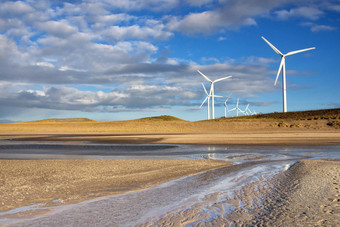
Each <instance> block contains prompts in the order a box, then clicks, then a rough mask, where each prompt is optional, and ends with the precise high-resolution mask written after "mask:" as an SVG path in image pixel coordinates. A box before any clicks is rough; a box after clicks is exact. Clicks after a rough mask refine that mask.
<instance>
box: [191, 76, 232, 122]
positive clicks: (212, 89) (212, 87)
mask: <svg viewBox="0 0 340 227" xmlns="http://www.w3.org/2000/svg"><path fill="white" fill-rule="evenodd" d="M197 72H198V73H199V74H201V75H202V76H203V77H204V78H205V79H206V80H207V81H209V82H210V83H211V85H210V92H209V93H210V94H211V98H212V102H211V112H212V119H215V100H214V97H215V90H214V84H215V83H216V82H219V81H221V80H225V79H229V78H231V77H232V76H227V77H222V78H220V79H217V80H214V81H212V80H211V79H210V78H209V77H207V76H206V75H204V74H203V73H201V71H199V70H197Z"/></svg>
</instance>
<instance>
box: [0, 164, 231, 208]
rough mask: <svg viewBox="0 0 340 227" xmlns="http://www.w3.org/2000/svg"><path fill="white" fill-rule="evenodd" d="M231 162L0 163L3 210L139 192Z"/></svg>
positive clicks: (0, 190) (0, 188) (0, 189)
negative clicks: (55, 201)
mask: <svg viewBox="0 0 340 227" xmlns="http://www.w3.org/2000/svg"><path fill="white" fill-rule="evenodd" d="M230 164H231V163H230V162H223V161H205V160H202V161H201V160H195V161H191V160H0V195H1V201H0V202H1V204H0V211H1V210H7V209H12V208H16V207H21V206H26V205H32V204H37V203H46V202H51V201H53V200H60V201H59V202H58V204H56V205H62V204H66V203H70V202H78V201H84V200H88V199H91V198H98V197H102V196H108V195H114V194H120V193H125V192H130V191H136V190H141V189H145V188H147V187H151V186H155V185H159V184H161V183H164V182H167V181H170V180H173V179H176V178H180V177H183V176H187V175H191V174H195V173H199V172H203V171H207V170H211V169H216V168H219V167H222V166H226V165H230Z"/></svg>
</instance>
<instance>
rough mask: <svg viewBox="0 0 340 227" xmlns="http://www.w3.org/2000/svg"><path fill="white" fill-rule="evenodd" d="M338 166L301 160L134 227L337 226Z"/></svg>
mask: <svg viewBox="0 0 340 227" xmlns="http://www.w3.org/2000/svg"><path fill="white" fill-rule="evenodd" d="M339 188H340V161H326V160H303V161H299V162H297V163H296V164H294V165H293V166H292V167H291V168H290V169H288V170H287V171H285V172H283V173H281V174H279V175H277V176H276V177H275V178H273V179H271V180H267V181H266V180H264V181H260V182H259V181H257V182H254V183H251V184H248V185H246V186H244V187H243V188H242V189H240V190H238V191H235V192H234V195H233V196H231V197H228V196H227V197H225V195H224V194H221V193H218V192H217V193H212V194H209V195H207V196H205V197H204V198H203V199H202V201H201V202H199V203H196V204H195V205H194V206H189V207H186V206H185V205H183V206H182V207H179V208H178V209H176V210H174V211H172V212H169V213H167V214H165V215H162V216H160V217H159V219H149V220H148V221H147V222H146V223H143V224H140V225H138V226H186V225H193V226H339V224H340V189H339Z"/></svg>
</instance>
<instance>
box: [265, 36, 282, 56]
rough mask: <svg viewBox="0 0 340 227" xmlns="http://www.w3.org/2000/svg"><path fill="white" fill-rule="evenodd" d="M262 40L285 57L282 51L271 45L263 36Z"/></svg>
mask: <svg viewBox="0 0 340 227" xmlns="http://www.w3.org/2000/svg"><path fill="white" fill-rule="evenodd" d="M261 38H262V39H263V40H264V41H265V42H266V43H267V44H268V45H269V46H270V47H271V48H272V49H273V50H274V51H275V52H276V53H277V54H280V55H283V54H282V53H281V51H279V50H278V49H277V48H276V47H275V46H274V45H273V44H271V43H270V42H269V41H268V40H266V38H264V37H263V36H261Z"/></svg>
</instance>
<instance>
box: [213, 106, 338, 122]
mask: <svg viewBox="0 0 340 227" xmlns="http://www.w3.org/2000/svg"><path fill="white" fill-rule="evenodd" d="M246 119H247V120H254V119H258V120H265V119H269V120H330V119H333V120H334V119H340V109H324V110H308V111H296V112H287V113H277V112H275V113H268V114H258V115H251V116H239V117H228V118H219V119H216V120H231V121H232V120H246Z"/></svg>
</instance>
